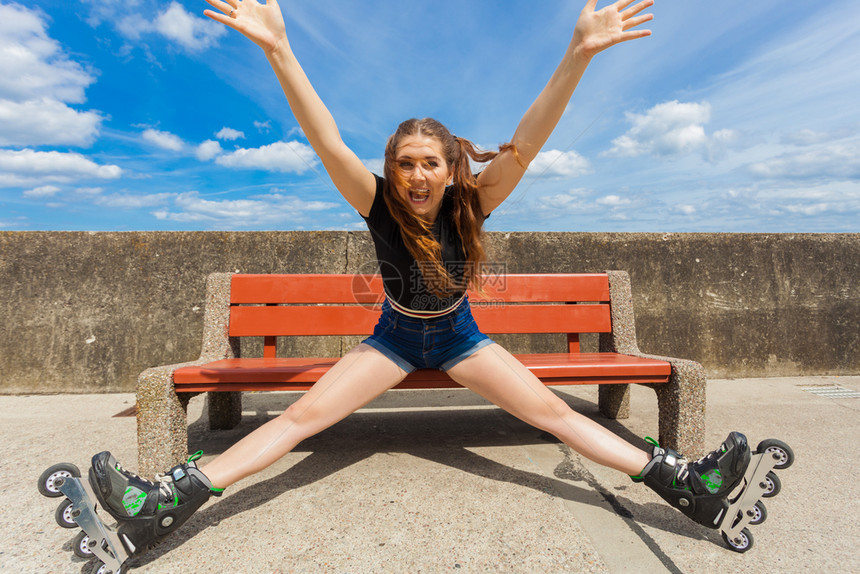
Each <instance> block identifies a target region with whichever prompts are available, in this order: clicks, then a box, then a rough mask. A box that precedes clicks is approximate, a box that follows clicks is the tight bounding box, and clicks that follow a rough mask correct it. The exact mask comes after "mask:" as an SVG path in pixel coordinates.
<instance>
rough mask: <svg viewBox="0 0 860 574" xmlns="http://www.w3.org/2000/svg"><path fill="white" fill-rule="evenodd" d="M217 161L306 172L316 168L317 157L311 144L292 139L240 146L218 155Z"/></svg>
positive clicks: (231, 165) (241, 166)
mask: <svg viewBox="0 0 860 574" xmlns="http://www.w3.org/2000/svg"><path fill="white" fill-rule="evenodd" d="M215 163H217V164H218V165H223V166H224V167H235V168H246V169H263V170H266V171H280V172H284V173H287V172H292V173H304V172H305V171H307V170H309V169H314V166H315V165H316V163H317V157H316V153H314V150H313V148H311V147H310V146H309V145H306V144H303V143H301V142H296V141H292V142H275V143H273V144H269V145H266V146H263V147H260V148H250V149H245V148H239V149H237V150H236V151H234V152H231V153H228V154H225V155H222V156H220V157H218V159H216V160H215Z"/></svg>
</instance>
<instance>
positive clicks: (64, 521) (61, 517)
mask: <svg viewBox="0 0 860 574" xmlns="http://www.w3.org/2000/svg"><path fill="white" fill-rule="evenodd" d="M72 504H73V503H72V501H71V500H69V499H68V498H67V499H65V500H64V501H63V502H61V503H60V505H59V506H58V507H57V511H56V512H54V520H56V521H57V524H59V525H60V526H61V527H63V528H77V527H78V523H77V522H75V519H74V517H73V516H72Z"/></svg>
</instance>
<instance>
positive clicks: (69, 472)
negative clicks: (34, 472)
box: [38, 462, 81, 498]
mask: <svg viewBox="0 0 860 574" xmlns="http://www.w3.org/2000/svg"><path fill="white" fill-rule="evenodd" d="M80 476H81V471H80V470H78V467H76V466H75V465H73V464H72V463H69V462H61V463H60V464H55V465H54V466H51V467H49V468H48V469H47V470H45V472H43V473H42V475H41V476H40V477H39V484H38V488H39V493H40V494H41V495H42V496H47V497H48V498H59V497H60V496H63V493H62V492H60V484H62V480H63V479H66V478H80ZM58 483H59V484H58Z"/></svg>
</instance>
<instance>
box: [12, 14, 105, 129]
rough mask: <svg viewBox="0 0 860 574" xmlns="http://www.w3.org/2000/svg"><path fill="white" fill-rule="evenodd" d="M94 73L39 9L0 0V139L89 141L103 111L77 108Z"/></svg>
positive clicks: (97, 127)
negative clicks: (68, 50)
mask: <svg viewBox="0 0 860 574" xmlns="http://www.w3.org/2000/svg"><path fill="white" fill-rule="evenodd" d="M94 81H95V78H94V77H93V75H92V74H91V73H90V72H89V71H87V70H85V69H84V68H83V67H82V66H81V65H80V64H78V63H76V62H73V61H72V60H70V59H69V57H68V56H67V55H66V54H65V53H64V52H63V50H62V47H61V46H60V44H59V43H58V42H57V41H56V40H54V39H53V38H50V37H49V36H48V34H47V31H46V24H45V17H44V16H43V15H42V13H41V12H39V11H37V10H30V9H28V8H25V7H23V6H19V5H15V4H11V5H7V4H0V145H3V146H39V145H73V146H88V145H91V144H92V143H93V141H94V140H95V139H96V137H97V136H98V131H99V128H100V126H101V122H102V117H101V115H100V114H98V113H97V112H93V111H77V110H74V109H72V108H71V107H69V106H68V105H67V104H69V103H82V102H84V101H85V97H84V91H85V90H86V88H87V87H88V86H89V85H90V84H92V83H93V82H94Z"/></svg>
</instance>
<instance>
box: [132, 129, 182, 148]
mask: <svg viewBox="0 0 860 574" xmlns="http://www.w3.org/2000/svg"><path fill="white" fill-rule="evenodd" d="M142 137H143V139H144V141H147V142H149V143H151V144H152V145H155V146H158V147H160V148H162V149H166V150H170V151H182V150H183V149H184V148H185V142H183V141H182V139H181V138H180V137H179V136H177V135H174V134H172V133H170V132H163V131H159V130H155V129H152V128H150V129H147V130H144V132H143V136H142Z"/></svg>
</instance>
